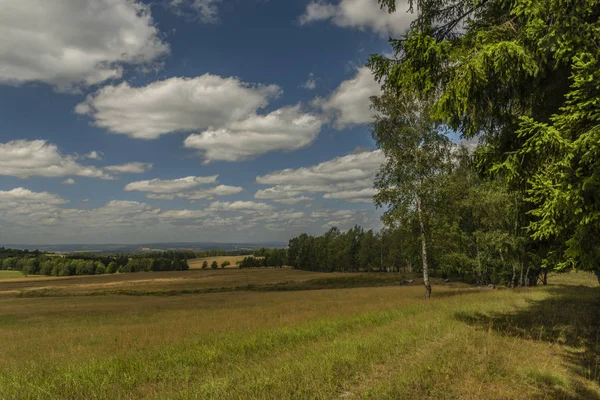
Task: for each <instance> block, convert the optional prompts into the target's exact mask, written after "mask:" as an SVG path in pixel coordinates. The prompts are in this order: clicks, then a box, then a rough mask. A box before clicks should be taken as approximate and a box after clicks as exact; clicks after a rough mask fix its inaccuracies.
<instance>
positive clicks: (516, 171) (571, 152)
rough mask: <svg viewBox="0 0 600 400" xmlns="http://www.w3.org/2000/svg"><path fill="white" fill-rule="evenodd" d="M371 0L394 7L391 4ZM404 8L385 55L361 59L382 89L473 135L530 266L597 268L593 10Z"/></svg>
mask: <svg viewBox="0 0 600 400" xmlns="http://www.w3.org/2000/svg"><path fill="white" fill-rule="evenodd" d="M379 3H380V4H381V5H382V7H388V9H389V11H390V12H393V11H395V6H396V1H395V0H379ZM410 5H411V7H413V6H414V7H415V9H418V11H419V15H418V16H417V17H416V20H415V21H414V22H413V24H412V25H411V28H410V30H409V31H408V32H407V33H406V35H404V36H403V37H401V38H398V39H391V45H392V47H393V49H394V52H395V56H394V57H392V58H388V57H386V56H381V55H375V56H372V57H371V58H370V60H369V64H368V65H369V66H370V67H371V68H372V70H373V72H374V73H375V75H376V78H377V79H379V80H381V81H382V83H383V85H384V91H385V93H386V94H387V95H389V96H404V95H407V94H409V95H410V96H411V97H412V98H415V99H420V100H429V101H431V102H432V112H431V115H432V118H433V119H435V120H439V121H440V122H442V123H445V124H447V125H448V126H449V127H450V128H452V129H454V130H456V131H458V132H459V133H461V134H462V135H463V136H464V137H467V138H472V137H475V136H477V137H479V138H480V139H481V141H482V142H483V144H484V146H483V147H482V149H481V150H480V151H479V159H478V161H479V165H480V167H481V168H482V170H483V171H486V172H489V173H494V174H501V175H503V176H505V177H506V178H507V182H508V184H509V188H510V190H511V191H513V192H515V193H516V195H517V200H516V207H515V209H516V210H517V213H518V217H517V225H518V229H517V230H520V232H518V234H517V236H519V237H521V232H522V231H524V230H525V229H526V231H527V233H528V234H529V236H530V238H531V239H533V241H530V240H524V241H523V243H521V244H522V252H524V253H526V257H527V258H528V261H527V262H528V263H530V264H531V263H533V262H534V261H535V262H538V261H539V262H540V263H541V265H542V266H543V267H544V268H558V269H566V268H584V269H588V270H598V268H599V267H598V265H599V262H598V261H600V251H599V250H597V248H598V246H596V245H595V244H596V243H597V242H598V240H599V239H600V228H599V226H600V224H599V222H598V218H599V214H598V213H599V211H598V210H599V209H600V208H599V207H598V204H599V198H600V187H599V186H600V176H599V174H600V173H599V172H598V171H599V170H600V169H599V167H600V165H599V164H598V163H599V161H598V160H600V154H599V152H600V150H599V147H598V143H599V139H600V133H599V131H598V118H599V115H600V102H599V101H598V98H599V88H600V86H599V85H600V84H599V83H598V82H599V81H600V80H599V78H600V75H599V72H598V71H599V68H598V67H599V65H598V55H599V51H598V43H600V22H599V16H600V3H598V1H596V0H544V1H531V0H503V1H490V0H442V1H435V2H432V1H428V0H411V1H410ZM482 238H483V237H482ZM481 240H484V239H481Z"/></svg>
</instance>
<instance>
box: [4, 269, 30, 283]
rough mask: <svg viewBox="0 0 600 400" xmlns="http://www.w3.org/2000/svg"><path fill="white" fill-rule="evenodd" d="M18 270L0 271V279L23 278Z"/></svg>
mask: <svg viewBox="0 0 600 400" xmlns="http://www.w3.org/2000/svg"><path fill="white" fill-rule="evenodd" d="M24 277H25V275H23V274H22V273H21V272H20V271H0V281H2V280H4V279H15V278H24Z"/></svg>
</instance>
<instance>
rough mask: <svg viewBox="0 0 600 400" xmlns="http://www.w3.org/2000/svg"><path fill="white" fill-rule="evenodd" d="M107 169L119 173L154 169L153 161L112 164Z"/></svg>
mask: <svg viewBox="0 0 600 400" xmlns="http://www.w3.org/2000/svg"><path fill="white" fill-rule="evenodd" d="M104 169H105V170H107V171H110V172H115V173H119V174H143V173H144V172H147V171H150V170H151V169H152V164H151V163H143V162H130V163H126V164H121V165H110V166H108V167H104Z"/></svg>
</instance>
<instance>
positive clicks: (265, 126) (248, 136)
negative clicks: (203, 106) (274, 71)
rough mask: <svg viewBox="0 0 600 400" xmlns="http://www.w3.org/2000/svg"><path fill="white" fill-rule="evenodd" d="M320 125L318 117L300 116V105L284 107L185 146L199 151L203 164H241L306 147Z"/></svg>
mask: <svg viewBox="0 0 600 400" xmlns="http://www.w3.org/2000/svg"><path fill="white" fill-rule="evenodd" d="M321 125H322V121H321V120H320V119H319V118H318V117H317V116H315V115H313V114H307V113H303V112H302V111H301V110H300V106H293V107H284V108H280V109H279V110H276V111H273V112H272V113H270V114H267V115H256V114H254V115H251V116H248V117H247V118H245V119H242V120H239V121H235V122H232V123H230V124H229V125H228V126H226V127H223V128H219V129H209V130H206V131H204V132H202V133H200V134H193V135H190V136H189V137H188V138H187V139H186V140H185V147H188V148H192V149H197V150H201V151H202V154H203V157H204V159H205V160H206V162H210V161H214V160H222V161H241V160H247V159H250V158H253V157H256V156H259V155H261V154H264V153H267V152H271V151H276V150H283V151H292V150H297V149H300V148H302V147H305V146H308V145H309V144H311V143H312V142H313V141H314V140H315V138H316V137H317V135H318V134H319V131H320V130H321Z"/></svg>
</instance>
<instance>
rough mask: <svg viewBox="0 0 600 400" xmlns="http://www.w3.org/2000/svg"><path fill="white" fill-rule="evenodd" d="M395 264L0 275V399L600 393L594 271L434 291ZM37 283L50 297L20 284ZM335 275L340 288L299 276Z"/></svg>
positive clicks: (332, 279) (324, 279)
mask: <svg viewBox="0 0 600 400" xmlns="http://www.w3.org/2000/svg"><path fill="white" fill-rule="evenodd" d="M108 278H110V279H108ZM397 279H398V277H396V278H394V277H393V275H391V274H390V275H387V276H378V275H376V274H370V275H351V274H317V273H310V272H300V271H293V270H289V269H282V270H279V269H265V270H251V271H248V270H225V271H187V272H178V273H175V272H173V273H156V274H123V275H114V276H108V277H107V276H96V277H70V278H54V279H42V280H31V281H29V280H16V281H14V282H13V280H11V281H4V282H0V293H1V295H0V335H1V337H2V338H3V340H2V351H1V352H0V398H2V399H17V398H27V399H48V398H61V399H63V398H64V399H66V398H70V399H72V398H77V399H79V398H85V399H131V398H133V399H146V398H150V399H204V398H215V399H241V398H243V399H247V398H257V399H260V398H269V399H285V398H296V399H308V398H310V399H340V398H343V399H363V398H372V399H388V398H390V399H391V398H395V399H412V398H418V399H454V398H456V399H544V398H561V399H563V398H564V399H595V398H600V386H599V384H598V377H599V374H600V370H599V364H598V359H599V356H600V340H599V330H598V324H599V323H600V322H599V319H598V312H597V310H598V305H599V303H598V300H599V290H600V289H599V288H598V287H597V286H598V283H597V281H596V280H595V278H594V277H593V276H592V275H589V274H583V273H579V274H569V275H566V276H562V277H552V278H551V279H550V282H551V284H550V285H549V286H547V287H540V288H534V289H523V290H516V291H511V290H479V289H477V288H466V287H465V286H464V285H456V286H451V285H439V284H438V285H435V286H434V296H435V297H434V299H432V300H431V301H424V300H422V294H423V289H422V287H421V286H420V285H416V282H415V285H404V286H398V285H394V280H397ZM142 282H143V283H142ZM184 282H185V283H184ZM251 282H254V283H251ZM40 283H43V284H44V285H45V290H46V291H47V292H48V293H47V294H48V295H49V296H50V297H35V296H36V294H35V293H33V296H34V297H28V296H25V297H19V296H22V295H23V293H24V292H26V291H28V290H33V291H38V290H40V286H39V284H40ZM115 283H116V284H117V285H116V286H117V287H118V286H119V284H120V285H121V286H123V287H125V288H128V289H127V291H124V292H123V293H122V294H133V293H132V292H131V291H135V292H138V293H137V294H138V295H136V296H132V295H116V294H113V293H114V292H113V288H112V286H111V285H112V284H115ZM249 283H250V284H251V285H254V286H247V285H248V284H249ZM15 284H18V285H20V286H18V285H17V286H15ZM239 284H242V285H246V286H239ZM28 285H29V286H28ZM86 285H87V286H86ZM103 285H104V286H105V288H104V289H102V286H103ZM326 285H329V286H332V287H340V288H338V289H324V290H302V289H318V288H320V287H323V286H326ZM361 285H366V286H372V287H358V286H361ZM385 285H393V286H385ZM182 287H186V288H188V289H190V288H194V287H196V288H198V289H206V288H210V287H213V288H214V287H217V288H221V289H223V288H226V287H238V288H241V289H239V290H237V291H231V292H225V291H221V292H215V293H196V294H185V293H188V292H182V291H181V288H182ZM342 287H346V288H345V289H341V288H342ZM157 290H159V292H160V293H159V292H157ZM165 293H167V294H169V295H168V296H165V295H156V294H165ZM86 294H91V295H86ZM139 294H145V295H144V296H139Z"/></svg>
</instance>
